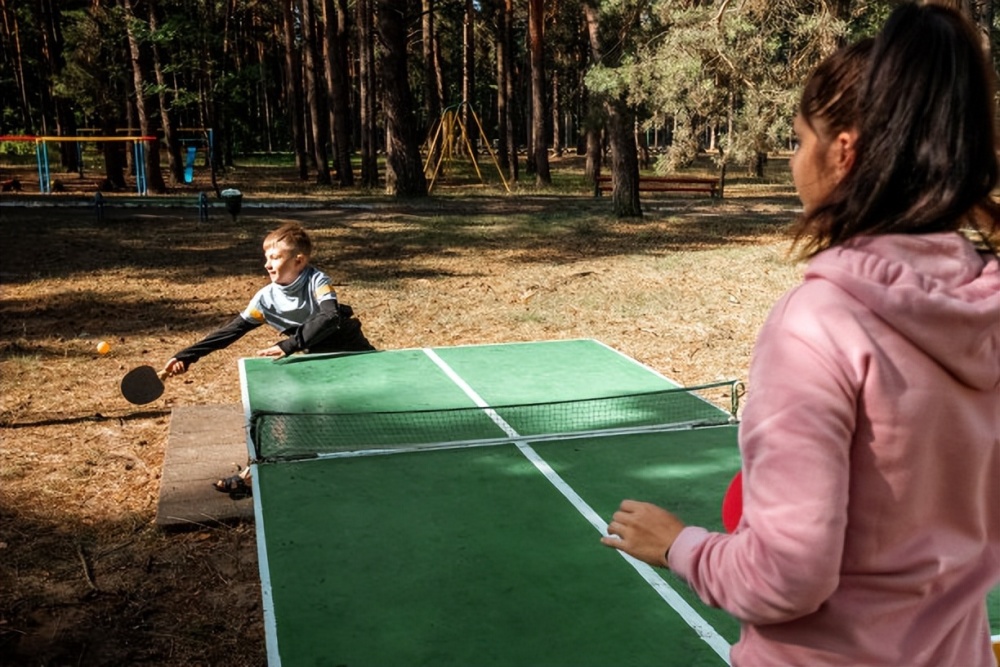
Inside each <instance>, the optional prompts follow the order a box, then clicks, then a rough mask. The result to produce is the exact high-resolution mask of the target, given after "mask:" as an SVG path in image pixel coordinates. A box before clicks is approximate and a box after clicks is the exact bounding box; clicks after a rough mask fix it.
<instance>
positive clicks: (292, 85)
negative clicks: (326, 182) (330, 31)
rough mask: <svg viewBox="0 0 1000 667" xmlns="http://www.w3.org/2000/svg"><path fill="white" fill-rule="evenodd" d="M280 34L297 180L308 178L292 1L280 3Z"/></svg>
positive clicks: (299, 70)
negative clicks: (283, 53)
mask: <svg viewBox="0 0 1000 667" xmlns="http://www.w3.org/2000/svg"><path fill="white" fill-rule="evenodd" d="M282 32H283V37H284V43H285V60H284V66H285V97H286V98H287V100H288V102H287V108H288V124H289V127H290V128H291V130H292V150H293V151H294V152H295V166H296V168H297V169H298V172H299V180H301V181H304V180H306V179H308V178H309V162H308V158H307V157H306V135H305V129H304V128H303V126H302V116H303V103H302V56H301V54H299V50H298V47H297V46H296V45H295V15H294V12H293V11H292V0H284V2H282Z"/></svg>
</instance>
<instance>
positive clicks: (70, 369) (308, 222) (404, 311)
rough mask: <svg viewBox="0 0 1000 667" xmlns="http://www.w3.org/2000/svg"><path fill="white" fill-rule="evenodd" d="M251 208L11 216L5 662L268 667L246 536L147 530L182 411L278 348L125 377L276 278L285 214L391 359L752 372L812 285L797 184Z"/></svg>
mask: <svg viewBox="0 0 1000 667" xmlns="http://www.w3.org/2000/svg"><path fill="white" fill-rule="evenodd" d="M247 200H248V201H247V206H246V207H245V209H244V212H243V214H242V215H241V217H240V218H239V220H238V221H236V222H233V221H232V220H230V219H228V218H227V217H226V216H225V215H223V214H221V213H219V212H216V213H214V214H213V217H212V220H211V221H210V222H209V223H208V224H199V222H198V219H197V213H196V211H195V209H194V208H193V207H190V208H189V207H185V208H169V207H160V206H152V205H146V206H142V207H137V208H127V207H124V206H119V207H115V206H114V205H111V206H109V208H108V209H107V210H106V214H105V218H104V219H103V220H101V221H98V220H96V218H95V215H94V212H93V211H92V210H90V209H87V208H80V207H59V208H54V207H45V208H39V207H5V208H3V209H2V217H3V227H4V232H5V236H6V238H7V243H6V244H5V250H4V259H3V262H2V264H0V283H2V300H0V307H2V322H0V331H2V338H0V382H2V393H0V437H2V440H0V656H2V657H0V662H2V663H4V664H12V665H70V664H72V665H122V664H157V665H216V664H226V665H260V664H263V663H264V661H265V658H264V638H263V622H262V612H261V608H260V589H259V580H258V577H257V567H256V551H255V545H254V533H253V526H252V525H248V524H238V525H222V526H220V525H213V526H209V525H206V526H202V527H200V528H198V529H196V530H192V531H187V532H182V533H168V532H164V531H162V530H160V529H157V528H156V527H155V526H154V525H153V517H154V515H155V509H156V507H155V506H156V500H157V494H158V485H159V474H160V466H161V464H162V461H163V451H164V444H165V441H166V437H167V431H168V426H169V421H170V410H171V408H173V407H175V406H188V405H211V404H219V403H237V402H238V401H239V389H238V379H237V366H236V360H237V359H238V358H239V357H241V356H246V355H252V354H253V353H254V352H255V351H256V350H257V349H260V348H262V347H265V346H267V345H269V344H270V343H271V342H272V341H273V340H274V337H273V335H272V334H270V333H269V332H267V331H264V330H258V331H255V332H253V333H252V334H251V335H249V336H247V337H246V338H245V339H243V340H241V341H240V342H238V343H237V344H235V345H233V346H232V347H231V348H229V349H228V350H225V351H222V352H219V353H216V354H214V355H211V356H210V357H208V358H206V359H204V360H202V361H201V362H199V363H198V364H197V365H195V366H194V367H193V368H192V370H191V372H189V373H188V374H187V375H185V376H183V377H182V378H177V379H172V380H170V382H169V386H168V390H167V393H166V394H165V396H164V397H163V398H161V399H160V400H158V401H156V402H155V403H152V404H150V405H149V406H145V407H143V408H139V409H137V408H136V407H134V406H130V405H128V404H127V403H125V401H124V400H123V399H122V398H121V397H120V396H119V394H118V391H117V382H118V380H119V378H120V377H121V375H122V374H124V372H125V371H126V370H128V369H129V368H132V367H133V366H136V365H138V364H142V363H152V364H153V365H157V366H159V365H162V364H163V363H164V362H165V361H166V360H167V359H168V358H169V357H170V356H171V354H172V353H173V352H174V351H176V350H177V349H179V348H181V347H183V346H185V345H188V344H190V343H191V342H193V341H194V340H196V339H198V338H199V337H201V336H202V335H204V334H205V333H207V332H208V331H210V330H211V329H213V328H214V327H216V326H218V325H220V324H222V323H224V322H225V321H226V320H228V319H229V318H230V317H231V316H232V315H234V314H235V313H237V312H238V311H239V310H240V309H242V308H243V307H244V305H245V304H246V301H247V299H248V298H249V296H250V295H251V294H252V293H253V292H254V291H255V290H256V289H257V288H258V287H259V286H260V285H262V284H263V282H264V281H265V280H266V277H265V276H264V274H263V271H262V268H261V263H262V259H261V252H260V240H261V238H262V237H263V235H264V233H265V232H266V231H267V230H269V229H271V228H273V227H275V226H277V225H278V224H280V223H282V222H284V221H286V220H298V221H300V222H302V223H303V224H304V225H305V226H307V228H308V229H309V230H310V231H311V232H312V234H313V236H314V240H315V243H316V246H317V249H318V252H317V254H316V256H315V264H316V265H318V266H319V267H321V268H323V269H325V270H327V271H328V272H329V273H330V274H331V275H332V276H333V277H334V279H335V281H336V282H337V283H338V285H339V288H338V291H339V293H340V295H341V298H342V299H343V300H344V301H345V302H347V303H350V304H351V305H353V306H354V308H355V310H356V311H357V313H358V314H359V316H360V317H361V319H362V320H363V322H364V325H365V329H366V331H367V333H368V335H369V337H370V338H371V340H372V342H373V343H374V344H375V345H376V346H378V347H380V348H407V347H416V346H428V345H431V346H439V345H455V344H471V343H491V342H510V341H525V340H548V339H565V338H596V339H598V340H601V341H603V342H605V343H607V344H609V345H611V346H613V347H615V348H617V349H619V350H621V351H622V352H624V353H626V354H628V355H630V356H632V357H634V358H636V359H638V360H640V361H641V362H643V363H645V364H647V365H649V366H650V367H652V368H654V369H656V370H657V371H660V372H662V373H663V374H665V375H667V376H668V377H671V378H673V379H675V380H677V381H679V382H682V383H685V384H694V383H700V382H705V381H712V380H718V379H729V378H745V377H746V370H747V366H748V363H749V358H750V351H751V347H752V344H753V340H754V337H755V334H756V332H757V330H758V328H759V327H760V325H761V322H762V320H763V318H764V316H765V315H766V313H767V310H768V307H769V306H770V304H771V303H773V301H774V300H775V299H776V298H777V296H778V295H779V294H780V293H781V292H783V291H784V290H785V289H787V288H788V287H789V286H791V285H792V284H794V283H795V281H796V280H797V278H798V274H799V271H798V268H797V267H796V265H795V264H794V263H793V262H791V261H790V260H789V259H788V257H787V255H786V251H787V249H788V245H787V241H786V239H785V237H784V236H783V232H784V229H785V227H786V225H787V223H788V222H789V221H790V220H791V219H792V218H793V216H794V212H793V211H794V208H795V206H796V201H795V199H794V196H792V195H791V194H790V193H789V192H788V190H787V188H786V189H785V191H784V193H783V194H780V195H776V196H771V195H767V196H764V195H760V194H759V193H755V192H753V191H750V190H743V191H740V190H739V189H738V188H730V190H729V191H728V192H727V198H726V199H725V200H723V201H712V200H709V199H707V198H700V197H693V198H692V197H675V196H669V195H668V196H664V197H657V198H656V199H654V200H650V201H649V202H647V206H646V216H645V217H644V218H643V219H641V220H635V221H618V220H615V219H613V218H611V217H610V216H609V215H608V208H609V207H608V204H607V201H606V200H604V201H595V200H593V199H591V198H589V197H587V196H585V195H575V196H565V195H558V194H551V195H549V194H542V195H538V194H533V193H532V194H520V195H514V196H483V195H482V194H481V193H480V194H474V195H471V196H447V195H446V196H439V197H435V198H433V199H431V200H428V201H424V202H414V203H412V204H409V205H402V204H398V203H392V202H388V201H385V200H384V199H382V198H379V197H374V196H372V197H367V198H358V197H354V198H347V197H346V196H345V197H342V198H336V199H332V200H328V201H327V202H326V204H325V205H324V206H323V207H319V208H297V209H296V208H277V207H275V208H253V207H252V201H250V200H251V197H247ZM271 203H273V204H275V205H277V204H278V202H277V201H275V200H272V202H271ZM101 340H105V341H108V342H109V343H110V344H111V346H112V347H111V351H110V352H109V353H108V354H106V355H101V354H99V353H98V352H97V350H96V344H97V343H98V341H101ZM751 391H752V388H751Z"/></svg>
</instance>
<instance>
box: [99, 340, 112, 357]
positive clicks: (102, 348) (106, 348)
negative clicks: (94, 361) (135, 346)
mask: <svg viewBox="0 0 1000 667" xmlns="http://www.w3.org/2000/svg"><path fill="white" fill-rule="evenodd" d="M97 351H98V352H99V353H100V354H107V353H108V352H110V351H111V346H110V345H109V344H108V341H106V340H102V341H101V342H100V343H98V344H97Z"/></svg>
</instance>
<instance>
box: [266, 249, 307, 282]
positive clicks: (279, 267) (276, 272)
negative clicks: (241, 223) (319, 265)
mask: <svg viewBox="0 0 1000 667" xmlns="http://www.w3.org/2000/svg"><path fill="white" fill-rule="evenodd" d="M308 263H309V258H308V257H306V256H305V255H303V254H302V253H299V252H296V251H295V249H294V248H290V247H288V246H287V245H285V244H284V243H274V244H272V245H270V246H268V245H265V246H264V270H265V271H267V275H269V276H271V282H272V283H276V284H278V285H291V284H292V283H293V282H295V279H296V278H298V277H299V274H300V273H302V269H304V268H305V267H306V264H308Z"/></svg>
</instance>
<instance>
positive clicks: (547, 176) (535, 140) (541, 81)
mask: <svg viewBox="0 0 1000 667" xmlns="http://www.w3.org/2000/svg"><path fill="white" fill-rule="evenodd" d="M544 5H545V3H544V2H543V0H529V2H528V40H529V42H530V47H531V137H532V144H533V155H534V158H535V160H534V162H535V184H536V185H550V184H551V183H552V174H551V173H550V172H549V146H548V142H547V141H546V140H545V116H546V114H545V54H544V34H543V26H544V14H543V10H544Z"/></svg>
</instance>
